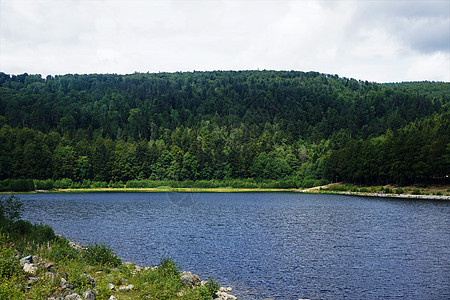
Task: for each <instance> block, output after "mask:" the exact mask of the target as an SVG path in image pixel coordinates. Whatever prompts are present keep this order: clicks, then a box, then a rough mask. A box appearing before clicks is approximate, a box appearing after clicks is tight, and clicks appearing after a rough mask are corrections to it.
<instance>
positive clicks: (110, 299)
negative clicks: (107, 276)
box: [108, 295, 117, 300]
mask: <svg viewBox="0 0 450 300" xmlns="http://www.w3.org/2000/svg"><path fill="white" fill-rule="evenodd" d="M108 300H117V298H116V297H114V296H113V295H111V296H110V297H109V299H108Z"/></svg>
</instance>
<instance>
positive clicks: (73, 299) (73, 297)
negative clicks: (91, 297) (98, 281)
mask: <svg viewBox="0 0 450 300" xmlns="http://www.w3.org/2000/svg"><path fill="white" fill-rule="evenodd" d="M64 299H65V300H83V298H81V297H80V295H78V294H77V293H72V294H70V295H67V296H66V297H64Z"/></svg>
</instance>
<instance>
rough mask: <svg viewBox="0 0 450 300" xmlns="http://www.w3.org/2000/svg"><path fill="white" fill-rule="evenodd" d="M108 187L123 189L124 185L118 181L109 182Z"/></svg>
mask: <svg viewBox="0 0 450 300" xmlns="http://www.w3.org/2000/svg"><path fill="white" fill-rule="evenodd" d="M108 187H110V188H114V189H118V188H124V187H125V184H124V183H123V182H122V181H119V182H113V181H110V182H109V184H108Z"/></svg>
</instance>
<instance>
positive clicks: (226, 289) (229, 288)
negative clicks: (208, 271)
mask: <svg viewBox="0 0 450 300" xmlns="http://www.w3.org/2000/svg"><path fill="white" fill-rule="evenodd" d="M219 291H221V292H225V293H230V292H232V291H233V289H232V288H231V287H221V288H220V289H219ZM269 299H272V298H267V299H266V300H269ZM263 300H264V299H263Z"/></svg>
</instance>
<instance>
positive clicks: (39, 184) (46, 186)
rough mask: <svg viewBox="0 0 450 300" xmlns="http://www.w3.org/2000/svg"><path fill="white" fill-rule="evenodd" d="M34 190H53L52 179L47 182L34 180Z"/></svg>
mask: <svg viewBox="0 0 450 300" xmlns="http://www.w3.org/2000/svg"><path fill="white" fill-rule="evenodd" d="M34 185H35V187H36V190H51V189H53V187H54V185H55V182H54V181H53V180H52V179H47V180H34Z"/></svg>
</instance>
